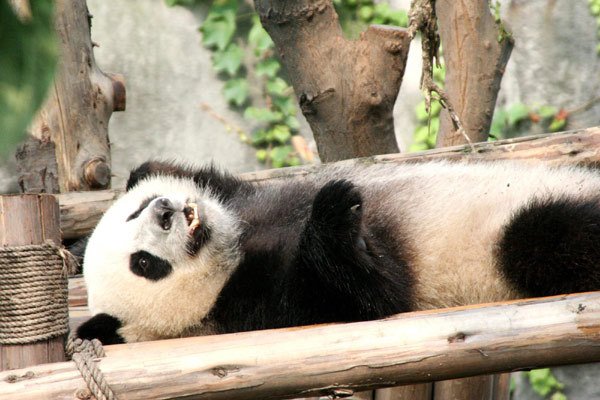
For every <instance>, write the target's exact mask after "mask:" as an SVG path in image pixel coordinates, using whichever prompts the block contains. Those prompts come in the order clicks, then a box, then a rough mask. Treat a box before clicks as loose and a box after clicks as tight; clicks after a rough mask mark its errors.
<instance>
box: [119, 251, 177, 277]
mask: <svg viewBox="0 0 600 400" xmlns="http://www.w3.org/2000/svg"><path fill="white" fill-rule="evenodd" d="M129 269H130V270H131V272H133V273H134V274H136V275H138V276H141V277H144V278H146V279H149V280H151V281H158V280H160V279H163V278H165V277H166V276H168V275H169V274H170V273H171V272H173V266H172V265H171V264H170V263H169V262H168V261H166V260H163V259H162V258H159V257H156V256H155V255H153V254H150V253H148V252H147V251H143V250H141V251H138V252H135V253H133V254H132V255H131V257H130V259H129Z"/></svg>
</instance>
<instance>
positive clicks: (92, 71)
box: [17, 0, 125, 193]
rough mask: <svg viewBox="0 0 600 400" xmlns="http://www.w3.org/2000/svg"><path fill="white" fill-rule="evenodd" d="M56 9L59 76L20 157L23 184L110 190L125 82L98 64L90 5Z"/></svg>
mask: <svg viewBox="0 0 600 400" xmlns="http://www.w3.org/2000/svg"><path fill="white" fill-rule="evenodd" d="M54 5H55V8H56V18H55V30H56V33H57V37H58V39H59V43H60V51H61V56H60V60H59V71H58V74H57V76H56V77H55V79H54V85H53V87H52V90H51V91H50V95H49V98H48V100H47V102H46V104H45V105H44V107H43V108H42V109H41V110H40V111H39V113H38V115H37V116H36V118H35V120H34V122H33V123H32V124H31V127H30V129H29V134H30V137H29V139H28V142H27V143H26V144H25V146H24V147H23V148H22V149H21V150H20V151H19V153H18V157H17V160H18V171H19V184H20V186H21V190H22V191H23V192H30V193H39V192H46V193H56V192H58V190H57V189H60V192H61V193H66V192H70V191H74V190H91V189H106V188H108V187H110V147H109V143H108V121H109V119H110V117H111V115H112V113H113V111H122V110H124V109H125V83H124V79H123V77H121V76H119V75H115V74H108V73H103V72H102V71H101V70H100V69H99V68H98V66H97V65H96V62H95V60H94V53H93V45H92V41H91V37H90V22H89V21H90V15H89V14H88V10H87V6H86V2H85V0H55V1H54ZM48 156H50V158H51V159H50V160H48Z"/></svg>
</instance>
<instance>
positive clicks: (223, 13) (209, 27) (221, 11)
mask: <svg viewBox="0 0 600 400" xmlns="http://www.w3.org/2000/svg"><path fill="white" fill-rule="evenodd" d="M236 14H237V0H226V1H215V3H214V4H213V6H212V7H211V8H210V10H209V12H208V15H207V16H206V19H205V20H204V24H202V26H201V27H200V31H201V32H202V35H203V36H202V44H204V45H205V46H207V47H216V48H217V49H219V50H221V51H222V50H224V49H225V47H227V45H228V44H229V42H230V41H231V38H232V37H233V34H234V33H235V28H236V25H237V24H236Z"/></svg>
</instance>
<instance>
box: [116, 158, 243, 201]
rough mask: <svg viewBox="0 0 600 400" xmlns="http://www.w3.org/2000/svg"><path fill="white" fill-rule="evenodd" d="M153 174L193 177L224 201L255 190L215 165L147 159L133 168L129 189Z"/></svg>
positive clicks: (196, 181) (128, 183)
mask: <svg viewBox="0 0 600 400" xmlns="http://www.w3.org/2000/svg"><path fill="white" fill-rule="evenodd" d="M151 175H163V176H173V177H176V178H183V179H192V180H193V181H194V182H195V183H196V184H197V185H198V186H199V187H201V188H210V189H211V190H212V192H213V193H214V194H215V195H217V196H219V198H221V200H224V201H226V200H229V199H230V198H231V197H233V196H234V195H237V194H247V193H249V192H250V191H252V190H253V186H252V184H251V183H249V182H245V181H242V180H241V179H238V178H236V177H234V176H233V175H231V174H230V173H228V172H226V171H222V170H220V169H219V168H217V167H215V166H214V165H208V166H205V167H202V168H200V169H194V168H190V167H186V166H183V165H180V164H177V163H173V162H168V161H146V162H145V163H143V164H141V165H140V166H139V167H137V168H135V169H133V170H132V171H131V173H130V174H129V179H128V180H127V187H126V188H127V190H129V189H131V188H132V187H134V186H135V185H137V183H138V182H139V181H141V180H142V179H144V178H146V177H147V176H151Z"/></svg>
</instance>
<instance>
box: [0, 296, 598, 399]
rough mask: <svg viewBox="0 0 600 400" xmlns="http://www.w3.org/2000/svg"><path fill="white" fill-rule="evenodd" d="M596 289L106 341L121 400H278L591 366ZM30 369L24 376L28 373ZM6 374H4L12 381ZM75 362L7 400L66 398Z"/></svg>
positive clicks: (5, 389)
mask: <svg viewBox="0 0 600 400" xmlns="http://www.w3.org/2000/svg"><path fill="white" fill-rule="evenodd" d="M599 320H600V294H599V293H587V294H579V295H569V296H556V297H550V298H542V299H530V300H525V301H518V302H509V303H496V304H487V306H482V305H478V306H470V307H457V308H454V309H445V310H436V311H426V312H417V313H407V314H401V315H398V316H395V317H391V318H386V319H384V320H378V321H367V322H358V323H352V324H333V325H326V326H323V325H317V326H312V327H301V328H291V329H279V330H267V331H256V332H243V333H236V334H229V335H219V336H204V337H192V338H184V339H170V340H162V341H155V342H145V343H131V344H125V345H113V346H105V350H106V355H107V356H106V357H104V358H100V359H98V360H95V361H97V363H96V365H97V366H98V368H99V369H100V370H101V371H102V372H103V373H104V376H105V377H106V380H107V382H108V384H109V385H110V386H111V388H112V389H113V390H114V392H115V394H116V395H117V396H118V397H119V398H123V399H125V398H127V399H148V398H179V399H184V398H185V399H190V398H194V399H211V400H218V399H227V400H235V399H248V400H249V399H282V398H294V397H303V396H310V395H326V396H327V395H335V394H337V395H338V396H340V395H345V396H348V395H349V394H351V393H352V392H353V391H357V390H365V389H372V388H377V387H385V386H393V385H402V384H410V383H420V382H427V381H432V380H440V379H452V378H458V377H465V376H470V375H474V374H481V373H488V374H489V373H493V372H499V371H512V370H516V369H520V368H536V367H544V366H553V365H558V364H575V363H584V362H592V361H597V360H598V357H600V334H599V333H600V325H599V323H598V321H599ZM28 371H30V372H28ZM10 376H12V378H10ZM82 386H83V387H85V383H84V381H83V378H82V377H81V374H80V373H79V371H78V370H77V368H76V366H75V365H74V363H72V362H69V363H55V364H48V365H40V366H36V367H30V368H27V369H21V370H16V371H9V372H0V397H1V398H2V399H5V400H10V399H18V400H26V399H39V398H40V397H41V396H42V395H45V396H46V397H45V398H48V399H57V400H58V399H72V398H73V393H74V392H75V391H76V390H77V389H78V388H81V387H82Z"/></svg>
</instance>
